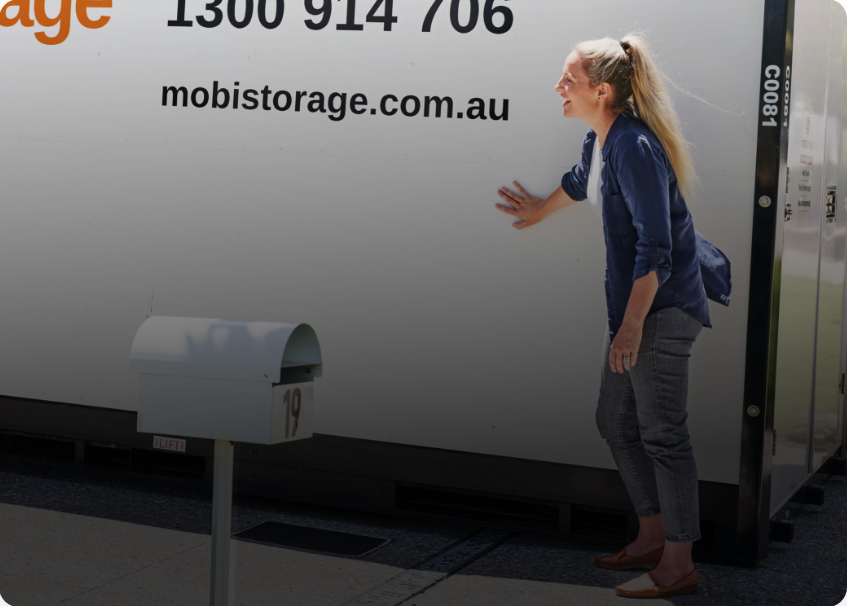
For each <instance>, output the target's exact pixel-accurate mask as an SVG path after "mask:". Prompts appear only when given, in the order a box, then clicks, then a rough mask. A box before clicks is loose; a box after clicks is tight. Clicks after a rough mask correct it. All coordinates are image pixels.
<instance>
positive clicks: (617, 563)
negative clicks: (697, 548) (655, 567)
mask: <svg viewBox="0 0 847 606" xmlns="http://www.w3.org/2000/svg"><path fill="white" fill-rule="evenodd" d="M664 551H665V546H664V545H662V546H661V547H659V548H658V549H657V550H656V551H651V552H650V553H645V554H644V555H640V556H638V557H632V556H628V555H626V547H624V548H623V549H621V550H620V551H619V552H618V553H616V554H615V555H607V556H599V557H597V558H594V565H595V566H598V567H600V568H608V569H609V570H630V569H632V568H643V567H644V566H647V565H649V564H658V563H659V560H661V559H662V554H663V553H664Z"/></svg>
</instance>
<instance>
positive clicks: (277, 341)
mask: <svg viewBox="0 0 847 606" xmlns="http://www.w3.org/2000/svg"><path fill="white" fill-rule="evenodd" d="M321 368H322V366H321V350H320V345H319V344H318V339H317V336H316V335H315V331H314V330H313V329H312V327H311V326H309V325H308V324H288V323H278V322H234V321H228V320H214V319H208V318H179V317H169V316H153V317H151V318H148V319H147V320H145V322H144V323H143V324H142V325H141V327H140V328H139V329H138V332H137V333H136V335H135V340H134V341H133V343H132V351H131V354H130V369H131V370H132V371H133V372H137V373H139V375H140V376H139V384H138V422H137V431H139V432H141V433H157V434H167V435H177V436H189V437H194V438H210V439H214V440H229V441H232V442H249V443H254V444H278V443H280V442H287V441H292V440H300V439H303V438H309V437H311V436H312V419H313V401H314V393H313V392H314V382H313V381H312V379H313V378H314V377H319V376H321Z"/></svg>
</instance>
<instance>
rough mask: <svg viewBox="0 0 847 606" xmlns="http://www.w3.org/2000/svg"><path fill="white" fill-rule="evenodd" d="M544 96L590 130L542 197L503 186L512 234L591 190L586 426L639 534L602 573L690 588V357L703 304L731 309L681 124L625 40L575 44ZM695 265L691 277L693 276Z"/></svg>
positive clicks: (647, 65) (668, 590)
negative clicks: (597, 335) (599, 305)
mask: <svg viewBox="0 0 847 606" xmlns="http://www.w3.org/2000/svg"><path fill="white" fill-rule="evenodd" d="M556 91H557V92H558V93H559V94H560V96H561V97H562V99H563V101H564V102H563V103H562V107H563V109H562V113H563V115H564V116H565V117H566V118H579V119H580V120H583V121H584V122H586V123H587V124H588V125H589V126H590V127H591V128H590V130H589V131H588V134H587V136H586V137H585V141H584V143H583V148H582V158H581V160H580V162H579V164H578V165H577V166H575V167H574V168H573V170H571V171H570V172H569V173H567V174H566V175H565V176H564V177H563V178H562V184H561V186H560V187H559V188H558V189H557V190H556V191H555V192H553V193H552V194H551V195H550V196H549V197H548V198H546V199H541V198H537V197H535V196H531V195H529V194H528V193H527V192H526V191H525V190H524V189H523V188H522V187H521V186H520V184H519V183H517V182H514V185H515V187H516V188H517V189H518V191H519V192H520V194H517V193H513V192H511V191H510V190H508V189H506V188H502V189H501V190H500V191H499V192H498V194H499V195H500V197H501V198H502V199H503V200H505V201H506V202H507V203H508V204H509V205H510V206H509V207H504V206H501V205H499V204H498V205H497V207H498V208H499V209H500V210H502V211H503V212H505V213H507V214H510V215H514V216H516V217H518V218H520V219H521V222H518V223H515V224H514V226H515V227H516V228H517V229H523V228H525V227H528V226H530V225H534V224H535V223H538V222H539V221H541V220H542V219H544V218H545V217H546V216H548V215H549V214H550V213H552V212H554V211H556V210H558V209H560V208H565V207H567V206H570V205H571V204H573V203H575V202H577V201H581V200H584V199H585V198H586V197H588V198H589V200H590V202H591V205H592V207H593V208H594V210H595V212H597V214H598V215H600V216H601V217H602V219H603V230H604V232H605V238H606V298H607V307H608V331H607V334H606V340H605V343H604V348H603V365H602V371H601V387H600V397H599V401H598V406H597V426H598V428H599V429H600V434H601V435H602V436H603V437H604V438H605V439H606V441H607V443H608V444H609V446H610V448H611V451H612V455H613V457H614V459H615V463H616V464H617V467H618V470H619V472H620V474H621V477H622V478H623V481H624V484H625V485H626V488H627V491H628V492H629V495H630V498H631V499H632V502H633V505H634V507H635V512H636V514H637V515H638V518H639V531H638V537H637V539H636V540H635V541H634V542H633V543H631V544H629V545H627V546H626V547H625V548H624V549H623V550H621V551H620V552H619V553H617V554H615V555H610V556H603V557H598V558H597V559H596V560H595V564H596V565H597V566H600V567H602V568H610V569H614V570H629V569H632V568H640V567H642V566H645V565H647V564H657V567H656V568H655V569H654V570H652V571H651V572H648V573H646V574H643V575H641V576H639V577H637V578H634V579H633V580H631V581H629V582H627V583H624V584H623V585H620V586H618V587H616V588H615V589H616V592H617V594H618V595H622V596H627V597H668V596H672V595H681V594H686V593H694V592H696V590H697V585H698V577H697V570H696V569H695V568H694V564H693V562H692V559H691V545H692V543H693V542H694V541H696V540H698V539H699V538H700V517H699V510H698V496H697V468H696V466H695V462H694V455H693V452H692V449H691V445H690V444H689V436H688V429H687V427H686V419H687V416H688V415H687V412H686V410H685V407H686V399H687V393H688V358H689V351H690V349H691V346H692V345H693V344H694V341H695V339H696V338H697V336H698V334H699V333H700V331H701V330H702V328H703V326H707V327H709V328H711V324H710V317H709V307H708V302H707V298H709V299H713V300H715V301H718V302H720V303H722V304H724V305H728V304H729V296H730V294H731V282H730V275H729V262H728V260H727V259H726V257H725V256H724V255H723V253H721V252H720V251H719V250H717V249H716V248H715V247H714V246H712V245H711V244H710V243H709V242H708V241H707V240H705V239H704V238H703V237H702V236H701V235H700V234H698V233H697V232H695V231H694V225H693V221H692V217H691V214H690V213H689V212H688V208H687V206H686V204H685V200H684V199H683V196H682V192H689V191H690V189H691V187H692V186H693V185H694V184H695V182H696V176H695V174H694V170H693V160H692V158H691V155H690V153H689V151H688V144H687V143H686V141H685V139H684V138H683V137H682V134H681V129H680V126H679V120H678V118H677V115H676V112H675V111H674V109H673V105H672V103H671V100H670V97H669V96H668V94H667V91H666V90H665V88H664V85H663V84H662V80H661V74H660V73H659V72H658V70H657V68H656V67H655V65H654V63H653V60H652V58H651V56H650V54H649V51H648V49H647V46H646V45H645V43H644V42H643V41H642V40H641V39H640V38H638V37H637V36H633V35H629V36H626V37H625V38H624V39H623V41H621V42H618V41H616V40H612V39H610V38H605V39H602V40H593V41H589V42H582V43H580V44H578V45H576V46H575V47H574V50H573V52H571V54H570V55H569V56H568V58H567V60H566V62H565V68H564V73H563V75H562V79H561V80H560V81H559V83H558V84H557V85H556ZM701 267H702V270H703V271H702V274H701Z"/></svg>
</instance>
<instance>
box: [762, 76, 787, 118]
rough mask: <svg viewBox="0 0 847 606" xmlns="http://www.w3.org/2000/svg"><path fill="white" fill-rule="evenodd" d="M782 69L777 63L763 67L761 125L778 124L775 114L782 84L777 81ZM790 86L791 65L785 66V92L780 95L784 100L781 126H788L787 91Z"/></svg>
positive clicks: (777, 113)
mask: <svg viewBox="0 0 847 606" xmlns="http://www.w3.org/2000/svg"><path fill="white" fill-rule="evenodd" d="M781 73H782V71H781V70H780V69H779V66H777V65H768V66H767V67H766V68H765V81H764V83H763V84H762V87H763V89H764V90H763V91H762V100H763V101H764V104H763V105H762V116H763V117H764V118H765V119H764V120H762V126H778V122H777V121H776V116H777V115H779V101H780V93H781V88H782V85H781V84H780V82H779V76H780V74H781ZM790 86H791V66H790V65H789V66H788V67H786V68H785V93H784V94H783V95H782V100H783V101H784V107H783V111H782V113H783V117H784V118H785V120H784V122H783V126H788V101H789V95H788V91H789V88H790Z"/></svg>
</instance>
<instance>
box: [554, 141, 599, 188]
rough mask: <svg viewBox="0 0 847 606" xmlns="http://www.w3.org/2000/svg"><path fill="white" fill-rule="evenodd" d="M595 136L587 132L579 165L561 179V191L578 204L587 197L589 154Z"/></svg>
mask: <svg viewBox="0 0 847 606" xmlns="http://www.w3.org/2000/svg"><path fill="white" fill-rule="evenodd" d="M596 140H597V135H595V134H594V131H593V130H589V131H588V134H586V135H585V140H584V141H583V142H582V156H581V157H580V158H579V163H578V164H577V165H576V166H574V167H573V168H572V169H571V171H570V172H568V173H565V175H564V176H563V177H562V189H564V190H565V193H566V194H568V195H569V196H570V197H571V200H575V201H577V202H580V201H582V200H585V199H586V198H587V197H588V171H589V169H590V168H591V154H592V153H594V142H595V141H596Z"/></svg>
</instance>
